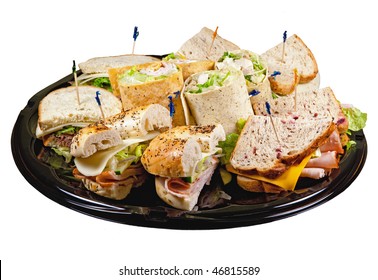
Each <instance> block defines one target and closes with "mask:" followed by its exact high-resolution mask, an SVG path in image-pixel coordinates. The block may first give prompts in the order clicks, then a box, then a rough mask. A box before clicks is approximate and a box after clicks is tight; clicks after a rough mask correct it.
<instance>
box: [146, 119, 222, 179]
mask: <svg viewBox="0 0 378 280" xmlns="http://www.w3.org/2000/svg"><path fill="white" fill-rule="evenodd" d="M220 140H225V132H224V130H223V127H222V126H221V125H217V126H215V125H207V126H178V127H175V128H173V129H171V130H168V131H166V132H164V133H162V134H160V135H159V136H157V137H156V138H155V139H153V140H152V141H151V142H150V144H149V146H148V147H147V149H146V150H145V151H144V153H143V155H142V158H141V162H142V164H143V166H144V168H145V169H146V170H147V172H149V173H151V174H153V175H158V176H162V177H190V176H192V175H193V173H194V170H195V168H196V165H197V163H198V162H199V161H200V160H201V159H202V158H203V153H207V154H214V153H215V152H216V151H217V149H216V148H215V147H216V146H217V145H218V141H220Z"/></svg>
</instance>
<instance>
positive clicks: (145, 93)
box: [108, 61, 185, 126]
mask: <svg viewBox="0 0 378 280" xmlns="http://www.w3.org/2000/svg"><path fill="white" fill-rule="evenodd" d="M108 73H109V78H110V83H111V85H112V88H113V93H114V94H115V95H116V96H120V97H121V100H122V106H123V109H124V110H128V109H131V108H135V107H138V106H143V105H148V104H160V105H162V106H164V107H165V108H167V109H168V108H170V106H171V104H170V98H169V97H171V100H172V101H173V105H174V114H172V117H173V120H172V122H173V125H174V126H176V125H183V124H185V117H184V112H183V108H182V104H181V101H180V98H179V95H180V92H181V90H182V87H183V84H184V81H183V77H182V71H181V68H180V67H178V66H177V65H175V64H174V63H169V62H164V61H161V62H160V61H159V62H152V63H145V64H138V65H133V66H125V67H121V68H112V69H109V70H108ZM172 113H173V112H172Z"/></svg>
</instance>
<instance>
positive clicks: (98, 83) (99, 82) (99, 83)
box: [92, 77, 112, 92]
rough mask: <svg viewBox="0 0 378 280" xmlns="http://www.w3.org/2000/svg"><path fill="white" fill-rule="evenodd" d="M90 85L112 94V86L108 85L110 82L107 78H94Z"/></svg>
mask: <svg viewBox="0 0 378 280" xmlns="http://www.w3.org/2000/svg"><path fill="white" fill-rule="evenodd" d="M92 85H93V86H95V87H100V88H103V89H106V90H108V91H110V92H112V86H111V84H110V80H109V78H107V77H101V78H96V79H94V80H93V82H92Z"/></svg>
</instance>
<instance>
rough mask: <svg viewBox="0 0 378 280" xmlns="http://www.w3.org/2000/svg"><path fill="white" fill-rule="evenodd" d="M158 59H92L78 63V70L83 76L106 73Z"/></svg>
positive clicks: (142, 57)
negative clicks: (113, 69) (109, 70)
mask: <svg viewBox="0 0 378 280" xmlns="http://www.w3.org/2000/svg"><path fill="white" fill-rule="evenodd" d="M159 60H160V59H158V58H156V57H153V56H148V55H136V54H135V55H133V54H128V55H118V56H105V57H94V58H91V59H88V60H87V61H85V62H81V63H79V68H80V69H81V71H82V72H83V73H84V74H94V73H107V72H108V69H110V68H119V67H123V66H129V65H135V64H144V63H148V62H153V61H159Z"/></svg>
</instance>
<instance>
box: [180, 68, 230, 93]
mask: <svg viewBox="0 0 378 280" xmlns="http://www.w3.org/2000/svg"><path fill="white" fill-rule="evenodd" d="M232 80H233V79H232V75H231V72H230V71H225V72H224V71H205V72H203V73H201V74H199V75H198V76H197V77H196V78H193V79H192V80H191V81H190V82H189V84H188V85H187V89H186V92H189V93H192V94H198V93H204V92H207V91H211V90H214V89H217V88H220V87H223V86H224V85H225V84H226V83H231V82H232Z"/></svg>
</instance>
